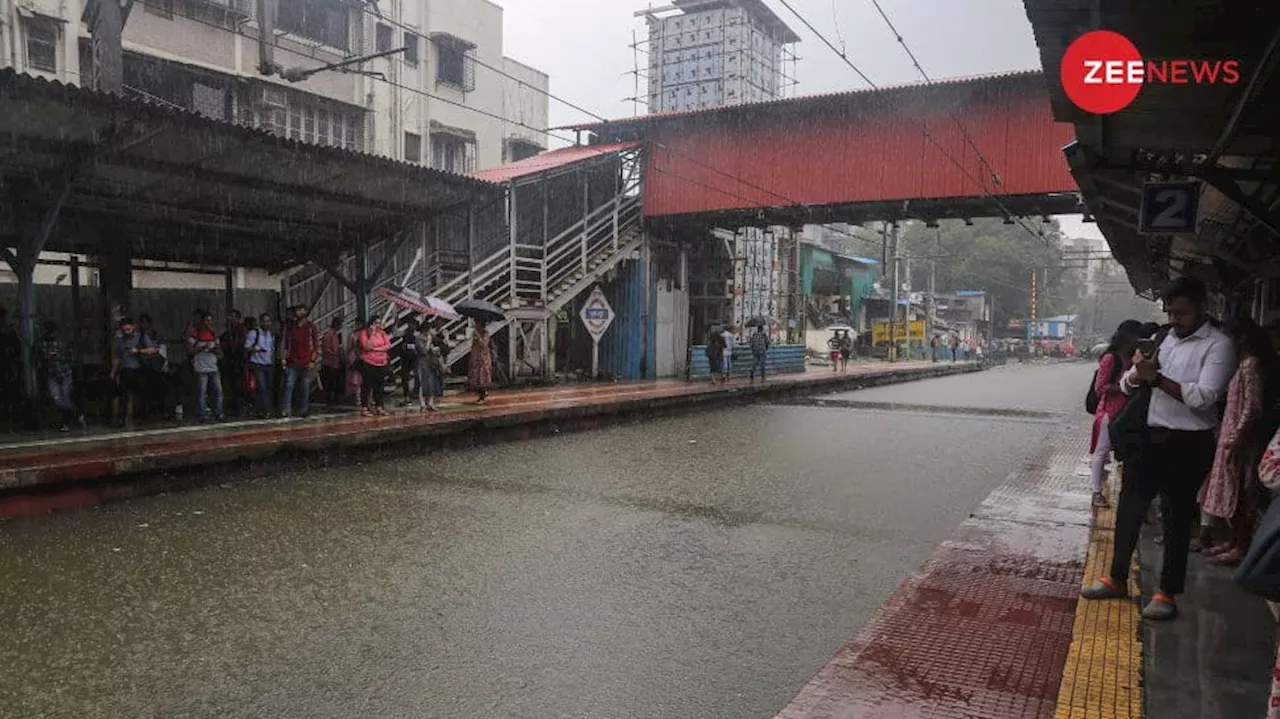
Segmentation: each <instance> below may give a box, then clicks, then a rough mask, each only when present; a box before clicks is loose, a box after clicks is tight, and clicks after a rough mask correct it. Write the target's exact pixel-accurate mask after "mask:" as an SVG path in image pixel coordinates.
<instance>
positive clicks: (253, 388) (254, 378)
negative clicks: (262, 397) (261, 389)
mask: <svg viewBox="0 0 1280 719" xmlns="http://www.w3.org/2000/svg"><path fill="white" fill-rule="evenodd" d="M244 391H245V392H247V393H249V394H253V393H254V392H257V391H258V375H256V374H254V373H253V368H252V367H248V366H246V367H245V368H244Z"/></svg>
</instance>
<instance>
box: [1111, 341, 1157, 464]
mask: <svg viewBox="0 0 1280 719" xmlns="http://www.w3.org/2000/svg"><path fill="white" fill-rule="evenodd" d="M1168 334H1169V331H1168V330H1161V331H1160V332H1158V333H1156V335H1155V341H1156V347H1159V346H1160V345H1161V344H1162V343H1163V342H1164V338H1165V337H1166V336H1167V335H1168ZM1153 392H1155V389H1154V388H1152V387H1150V386H1149V385H1143V386H1141V387H1139V388H1138V389H1137V390H1135V391H1134V393H1133V394H1131V395H1129V401H1128V402H1126V403H1125V405H1124V408H1123V409H1121V410H1120V411H1119V412H1117V413H1116V416H1115V417H1112V418H1111V422H1110V423H1109V424H1108V425H1107V431H1108V432H1109V433H1110V434H1111V451H1112V452H1114V453H1115V456H1116V460H1118V461H1120V462H1127V461H1129V460H1131V459H1133V458H1135V457H1137V456H1138V453H1139V452H1141V451H1142V447H1143V445H1145V444H1146V443H1147V438H1148V436H1149V435H1150V433H1151V427H1150V426H1149V425H1148V424H1147V415H1148V413H1149V412H1150V410H1151V394H1152V393H1153Z"/></svg>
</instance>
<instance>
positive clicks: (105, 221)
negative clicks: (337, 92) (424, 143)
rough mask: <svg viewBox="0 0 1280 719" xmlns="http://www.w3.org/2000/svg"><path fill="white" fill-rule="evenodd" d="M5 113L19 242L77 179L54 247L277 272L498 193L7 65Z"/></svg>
mask: <svg viewBox="0 0 1280 719" xmlns="http://www.w3.org/2000/svg"><path fill="white" fill-rule="evenodd" d="M0 108H2V110H0V186H4V187H7V188H9V189H10V190H11V194H12V195H13V197H11V198H9V199H12V203H11V205H10V210H11V212H10V213H9V214H10V215H11V216H12V217H11V221H10V222H8V223H0V235H3V240H2V242H3V244H4V245H5V246H10V247H12V246H15V244H16V240H17V237H18V236H19V232H22V231H24V230H25V228H27V227H29V226H31V225H33V224H38V223H39V221H40V217H41V216H42V215H43V213H44V211H45V210H46V209H48V208H50V207H52V206H54V204H55V201H54V198H56V197H58V196H59V195H60V194H61V192H62V189H63V188H64V187H65V186H66V185H65V183H66V182H67V181H68V180H69V182H70V188H69V191H68V193H67V196H66V200H65V203H64V204H63V209H62V211H61V212H60V213H59V220H58V225H57V231H56V232H55V233H53V235H52V236H51V237H50V239H49V242H48V243H47V245H46V246H45V249H47V250H52V251H60V252H74V253H85V254H94V253H96V252H98V251H99V250H100V249H101V243H102V242H104V241H106V240H108V239H110V240H111V241H113V242H120V243H123V244H125V245H126V246H127V248H128V252H129V253H130V256H131V257H133V258H135V259H151V260H163V261H172V262H190V263H196V264H201V265H214V266H218V265H231V266H241V267H262V268H267V269H270V270H272V271H279V270H283V269H285V268H288V267H293V266H296V265H300V264H303V263H305V262H307V261H308V260H314V259H317V258H326V257H333V258H336V257H337V255H339V254H340V253H342V252H343V251H348V250H350V249H352V248H354V247H358V246H360V243H362V242H364V241H375V240H379V239H386V238H388V237H390V236H391V235H393V234H395V233H396V232H399V231H401V230H404V229H408V227H409V226H411V224H412V223H415V222H420V221H422V220H424V219H426V218H429V217H431V216H433V215H435V214H438V213H441V212H445V211H449V210H453V209H456V208H459V207H465V206H466V205H468V204H470V203H475V204H487V203H490V202H494V201H497V200H499V199H500V198H501V197H502V193H503V190H502V188H501V187H499V186H497V185H493V184H491V183H488V182H484V181H482V180H478V179H475V178H470V177H465V176H461V175H454V174H450V173H445V172H441V171H438V170H433V169H429V168H426V167H422V166H419V165H413V164H408V163H403V162H397V161H393V160H389V159H386V158H382V157H377V156H374V155H368V154H363V153H358V152H352V151H348V150H344V149H339V148H335V147H325V146H320V145H315V144H309V143H304V142H299V141H295V140H289V139H285V138H282V137H279V136H277V135H274V134H271V133H270V132H267V131H265V130H262V129H255V128H250V127H245V126H241V125H235V124H231V123H227V122H223V121H221V120H215V119H211V118H208V117H205V116H203V115H199V114H196V113H192V112H187V111H185V110H182V109H175V108H172V107H169V106H162V105H159V104H152V103H149V102H145V101H140V100H135V99H131V98H124V97H121V96H118V95H114V94H110V93H100V92H94V91H90V90H85V89H81V88H78V87H75V86H72V85H65V84H61V83H56V82H50V81H47V80H43V79H38V78H34V77H31V76H29V75H24V74H19V73H16V72H14V71H12V70H4V71H0ZM0 217H3V213H0ZM6 224H7V225H8V226H7V227H6V226H5V225H6Z"/></svg>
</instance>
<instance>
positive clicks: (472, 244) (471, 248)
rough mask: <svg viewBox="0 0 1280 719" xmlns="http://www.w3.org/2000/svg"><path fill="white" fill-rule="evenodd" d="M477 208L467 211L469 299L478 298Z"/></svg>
mask: <svg viewBox="0 0 1280 719" xmlns="http://www.w3.org/2000/svg"><path fill="white" fill-rule="evenodd" d="M475 269H476V208H474V207H471V208H469V209H468V210H467V297H470V298H472V299H474V298H475V296H476V272H475Z"/></svg>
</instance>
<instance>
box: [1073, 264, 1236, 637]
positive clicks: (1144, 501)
mask: <svg viewBox="0 0 1280 719" xmlns="http://www.w3.org/2000/svg"><path fill="white" fill-rule="evenodd" d="M1163 299H1164V305H1165V311H1166V312H1167V313H1168V315H1169V321H1170V323H1171V327H1170V331H1169V332H1168V333H1167V334H1165V335H1164V337H1163V339H1162V340H1161V341H1160V343H1159V344H1158V346H1154V347H1153V346H1144V344H1142V343H1140V344H1139V347H1138V351H1137V352H1136V353H1135V354H1134V357H1133V367H1132V368H1131V369H1130V370H1129V371H1127V372H1125V373H1124V375H1122V376H1121V379H1120V389H1121V391H1122V392H1124V393H1125V394H1126V395H1129V396H1130V397H1131V398H1133V397H1134V395H1135V394H1137V393H1139V392H1143V393H1146V392H1149V393H1150V403H1149V405H1148V407H1147V412H1146V417H1145V419H1146V423H1145V427H1141V428H1140V430H1139V431H1138V432H1137V434H1138V436H1139V437H1140V439H1139V443H1140V447H1139V449H1138V450H1137V454H1136V456H1134V457H1132V458H1131V459H1126V460H1125V466H1124V472H1123V473H1122V477H1121V487H1120V502H1119V506H1118V507H1117V508H1116V529H1115V539H1114V541H1115V547H1114V552H1113V555H1112V557H1113V559H1112V565H1111V571H1110V572H1109V573H1108V574H1107V575H1106V576H1104V577H1101V578H1099V579H1098V581H1097V582H1096V583H1095V584H1093V585H1092V586H1090V587H1088V588H1086V589H1085V590H1083V591H1082V592H1081V596H1082V597H1083V598H1084V599H1112V598H1122V597H1125V596H1127V593H1128V589H1127V584H1128V579H1129V565H1130V562H1131V561H1132V559H1133V551H1134V549H1135V547H1136V546H1137V544H1138V535H1139V532H1140V531H1141V529H1142V522H1143V519H1144V518H1145V516H1146V513H1147V507H1148V506H1149V505H1150V503H1151V500H1152V499H1154V498H1155V497H1156V495H1159V496H1160V507H1161V519H1162V521H1163V523H1164V542H1163V561H1162V566H1161V569H1160V579H1159V582H1158V584H1157V585H1156V587H1157V589H1156V592H1155V594H1154V595H1153V596H1152V598H1151V601H1150V602H1149V603H1148V604H1147V606H1146V607H1144V608H1143V610H1142V616H1143V617H1144V618H1146V619H1149V620H1169V619H1173V618H1174V617H1176V616H1177V613H1178V607H1177V604H1176V599H1175V598H1176V597H1177V596H1178V595H1179V594H1181V593H1182V592H1183V589H1184V588H1185V587H1184V585H1185V583H1186V578H1187V554H1188V552H1189V549H1190V544H1191V525H1192V522H1193V521H1194V515H1195V511H1196V495H1197V493H1198V492H1199V490H1200V485H1201V484H1203V483H1204V481H1205V476H1206V475H1208V473H1209V469H1210V467H1212V465H1213V457H1214V447H1215V444H1216V443H1215V439H1214V430H1215V429H1216V428H1217V425H1218V406H1219V404H1220V403H1221V402H1222V400H1223V399H1224V398H1225V396H1226V392H1227V384H1228V382H1229V381H1230V380H1231V375H1232V373H1233V372H1234V371H1235V367H1236V353H1235V348H1234V347H1233V346H1232V343H1231V339H1230V338H1229V337H1227V336H1226V335H1225V334H1223V333H1222V331H1221V330H1218V329H1217V328H1215V327H1214V326H1213V325H1212V324H1210V323H1209V316H1208V312H1207V304H1208V291H1207V289H1206V287H1205V285H1204V283H1203V282H1202V281H1200V280H1198V279H1196V278H1193V277H1180V278H1178V279H1177V280H1175V281H1174V282H1173V283H1172V284H1171V285H1170V286H1169V287H1168V288H1167V289H1166V290H1165V292H1164V295H1163ZM1130 401H1131V402H1132V401H1133V400H1132V399H1131V400H1130ZM1131 406H1133V407H1141V406H1142V405H1141V403H1139V404H1136V405H1131ZM1111 439H1112V441H1113V442H1119V441H1121V438H1119V437H1114V436H1113V437H1112V438H1111Z"/></svg>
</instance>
